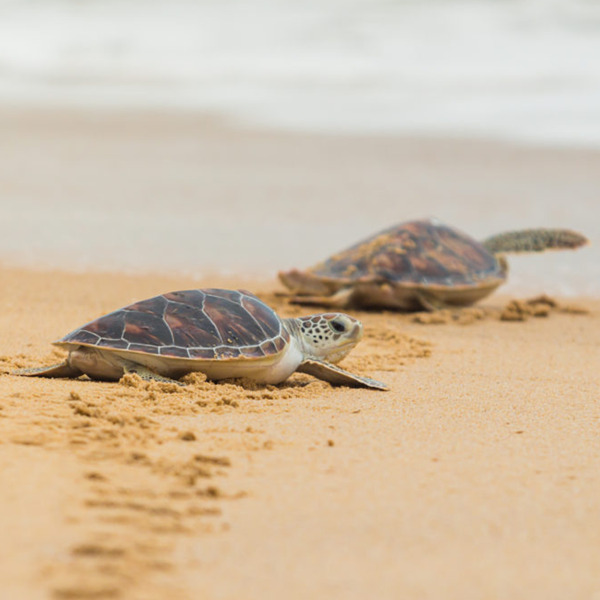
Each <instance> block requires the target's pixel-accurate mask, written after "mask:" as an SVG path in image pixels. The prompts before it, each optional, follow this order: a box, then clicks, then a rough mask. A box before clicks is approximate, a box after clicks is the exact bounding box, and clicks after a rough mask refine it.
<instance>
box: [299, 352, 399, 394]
mask: <svg viewBox="0 0 600 600" xmlns="http://www.w3.org/2000/svg"><path fill="white" fill-rule="evenodd" d="M296 370H297V371H299V372H300V373H308V374H309V375H313V376H314V377H318V378H319V379H323V380H324V381H328V382H329V383H332V384H334V385H347V386H349V387H366V388H370V389H372V390H389V387H388V386H387V385H386V384H385V383H382V382H381V381H377V380H376V379H371V378H370V377H361V376H360V375H355V374H354V373H350V372H349V371H345V370H344V369H341V368H340V367H338V366H337V365H332V364H331V363H327V362H323V361H320V360H315V359H307V360H305V361H304V362H302V363H301V364H300V366H299V367H298V369H296Z"/></svg>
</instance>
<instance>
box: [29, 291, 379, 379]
mask: <svg viewBox="0 0 600 600" xmlns="http://www.w3.org/2000/svg"><path fill="white" fill-rule="evenodd" d="M362 334H363V327H362V324H361V322H360V321H358V320H357V319H354V318H353V317H350V316H348V315H345V314H342V313H324V314H318V315H310V316H308V317H300V318H297V319H294V318H291V319H282V318H280V317H279V316H278V315H277V314H276V313H275V311H273V310H272V309H271V308H270V307H269V306H267V305H266V304H265V303H264V302H261V300H259V299H258V298H257V297H256V296H254V295H253V294H251V293H249V292H246V291H243V290H238V291H234V290H223V289H203V290H185V291H178V292H170V293H168V294H161V295H160V296H155V297H154V298H150V299H148V300H142V301H141V302H136V303H135V304H131V305H129V306H126V307H124V308H121V309H119V310H116V311H114V312H112V313H110V314H108V315H105V316H103V317H100V318H99V319H96V320H95V321H91V322H90V323H87V324H86V325H83V326H82V327H80V328H78V329H75V331H72V332H71V333H69V334H68V335H66V336H65V337H64V338H62V339H61V340H59V341H57V342H55V345H57V346H59V347H61V348H65V349H67V350H68V351H69V355H68V357H67V358H66V360H65V361H64V362H62V363H60V364H57V365H52V366H49V367H40V368H35V369H23V370H21V371H19V372H18V374H20V375H35V376H42V377H79V376H80V375H83V374H85V375H88V376H89V377H90V378H92V379H100V380H109V381H110V380H118V379H120V378H121V376H122V375H123V374H124V373H128V372H135V373H137V374H138V375H140V376H141V377H142V378H144V379H149V380H152V379H154V380H159V381H173V380H174V379H178V378H180V377H182V376H183V375H185V374H187V373H190V372H193V371H200V372H202V373H205V374H206V375H207V377H208V378H209V379H212V380H219V379H226V378H231V377H245V378H248V379H252V380H255V381H257V382H261V383H273V384H274V383H279V382H281V381H283V380H284V379H286V378H287V377H289V376H290V375H291V374H292V373H294V372H295V371H301V372H303V373H310V374H311V375H314V376H315V377H319V378H320V379H324V380H326V381H329V382H331V383H333V384H338V385H348V386H359V387H367V388H374V389H379V390H385V389H387V386H386V385H385V384H383V383H381V382H379V381H375V380H374V379H370V378H368V377H361V376H359V375H354V374H353V373H349V372H348V371H345V370H344V369H341V368H340V367H338V366H336V365H335V363H337V362H339V361H341V360H342V359H343V358H344V357H345V356H346V355H347V354H348V353H349V352H350V350H352V348H353V347H354V346H355V345H356V344H357V343H358V342H359V340H360V339H361V337H362Z"/></svg>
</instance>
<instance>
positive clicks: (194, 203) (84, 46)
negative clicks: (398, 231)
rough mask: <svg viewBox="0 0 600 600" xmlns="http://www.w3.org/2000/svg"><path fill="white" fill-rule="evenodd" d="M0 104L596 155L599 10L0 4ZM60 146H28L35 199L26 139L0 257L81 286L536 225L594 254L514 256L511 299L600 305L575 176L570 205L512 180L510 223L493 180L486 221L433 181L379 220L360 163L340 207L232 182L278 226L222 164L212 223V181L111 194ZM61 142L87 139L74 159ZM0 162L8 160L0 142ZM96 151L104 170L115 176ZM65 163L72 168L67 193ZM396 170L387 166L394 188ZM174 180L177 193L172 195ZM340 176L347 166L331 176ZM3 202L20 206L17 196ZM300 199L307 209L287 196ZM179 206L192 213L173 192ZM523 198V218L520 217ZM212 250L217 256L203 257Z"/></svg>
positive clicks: (119, 182) (317, 2)
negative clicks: (413, 222) (593, 298)
mask: <svg viewBox="0 0 600 600" xmlns="http://www.w3.org/2000/svg"><path fill="white" fill-rule="evenodd" d="M3 105H4V106H13V107H14V106H15V105H16V106H19V107H23V106H35V107H40V106H41V107H48V106H50V107H78V108H86V107H91V108H108V109H111V110H112V109H116V110H117V112H118V111H119V110H120V109H127V110H131V109H134V111H135V109H147V108H149V109H166V110H174V111H178V110H185V111H197V112H199V113H203V112H208V113H211V114H216V115H222V116H224V117H225V118H227V119H229V120H231V121H233V122H239V123H240V124H242V125H249V126H251V127H254V126H259V127H261V128H267V129H268V128H273V129H280V130H284V131H285V130H287V131H295V132H308V133H310V132H314V133H327V134H337V135H352V134H378V135H384V136H395V135H400V136H406V135H410V136H431V137H434V138H444V137H454V138H481V139H492V140H509V141H516V142H518V143H523V144H534V145H548V146H558V147H568V148H578V147H579V148H585V147H590V148H594V149H597V148H600V1H598V0H220V1H217V0H212V1H207V0H154V1H152V0H144V1H142V0H0V108H1V107H2V106H3ZM1 133H2V132H1V130H0V134H1ZM65 139H66V140H67V141H65V142H64V144H63V145H64V147H60V148H54V147H53V146H52V144H47V143H46V142H42V143H41V145H40V146H39V147H35V148H36V149H35V150H34V151H35V152H38V154H39V155H38V156H36V161H35V164H36V166H35V168H34V167H31V174H32V175H31V176H32V177H33V178H35V180H36V181H35V185H34V184H33V183H32V184H31V185H29V183H25V184H23V181H25V180H26V179H27V175H26V173H25V171H27V169H29V166H28V164H29V163H28V158H27V154H26V152H27V151H28V150H27V142H24V143H23V144H24V145H23V148H25V149H24V150H23V148H21V150H20V151H23V152H24V154H23V156H21V157H20V158H19V160H16V159H15V160H16V162H15V164H14V166H13V167H12V168H13V169H22V170H23V173H25V174H24V175H23V176H22V177H21V178H20V179H17V180H16V181H15V182H12V180H11V182H12V184H11V185H12V188H11V185H7V186H4V188H3V189H2V190H0V260H2V261H5V262H6V261H8V262H9V263H10V264H27V265H34V266H44V267H48V266H50V267H59V268H67V269H76V270H77V269H80V270H83V269H92V268H102V269H119V270H127V271H131V272H139V271H148V270H153V269H154V270H160V271H169V272H176V271H186V272H188V273H192V274H195V275H203V274H205V273H206V272H210V271H211V270H215V269H216V270H221V271H226V272H230V273H231V272H242V273H252V274H268V273H273V272H274V271H276V270H277V269H280V268H288V267H291V266H300V267H302V266H308V265H310V264H311V263H313V262H315V261H316V260H318V259H320V258H323V257H324V256H326V255H327V254H329V253H330V252H333V251H337V250H339V249H341V248H344V247H346V246H347V245H349V244H350V243H352V242H354V241H356V240H357V239H361V238H363V237H365V236H367V235H369V234H371V233H373V232H375V231H377V230H378V229H381V228H382V227H385V226H386V225H389V224H391V223H393V222H399V221H402V220H405V219H407V218H417V217H424V216H438V217H441V218H442V219H444V220H445V221H447V222H448V223H450V224H453V225H456V226H457V227H459V228H461V229H463V230H465V231H469V232H470V233H472V234H473V235H476V236H478V237H483V236H485V235H487V234H491V233H495V232H498V231H502V230H508V229H512V228H518V227H528V226H536V225H548V226H562V225H564V226H569V227H572V228H575V229H580V230H581V231H584V232H585V233H586V234H587V235H588V237H589V238H590V239H591V240H592V243H593V245H592V246H591V247H590V248H586V249H583V250H581V251H578V252H577V253H554V254H552V255H547V256H543V257H514V258H513V259H511V265H512V267H513V269H512V274H511V277H510V280H509V283H508V285H507V286H506V287H505V288H504V290H505V291H507V292H521V293H535V292H536V291H539V290H540V289H544V290H546V291H549V292H551V293H561V294H591V295H600V195H599V196H598V198H597V199H596V197H595V195H594V194H595V191H596V190H599V189H600V183H597V181H595V180H594V178H593V177H591V176H590V173H589V169H588V170H586V169H585V165H583V166H582V170H581V172H582V174H583V178H582V181H581V182H579V183H578V184H577V186H573V188H574V189H566V187H565V186H566V185H567V183H564V182H563V183H560V182H558V183H557V187H556V188H552V185H551V184H550V183H544V182H542V184H543V185H542V184H540V185H542V187H543V189H544V190H546V191H547V193H548V196H547V198H546V197H544V198H540V197H536V198H534V199H531V198H529V199H528V197H529V196H530V192H529V188H528V187H527V186H530V185H534V184H535V186H537V187H536V189H538V191H539V186H538V185H537V182H534V183H532V181H531V180H528V181H527V182H524V185H523V189H520V188H519V186H518V185H516V184H511V185H509V184H507V185H506V190H505V194H506V198H508V199H509V200H510V202H511V206H512V208H510V209H507V208H505V207H504V205H503V198H502V193H501V192H502V188H503V184H502V183H500V182H498V181H496V180H494V181H493V182H492V185H493V186H495V187H494V189H490V193H489V194H488V197H487V198H483V199H482V200H481V201H480V203H479V205H478V204H477V202H476V201H475V200H474V199H473V198H470V197H468V198H465V199H464V201H463V200H462V199H461V197H460V193H461V192H460V190H461V189H462V188H460V186H458V187H456V189H455V190H454V191H455V194H454V195H452V193H451V191H449V197H448V199H446V198H437V199H435V198H433V196H431V195H430V194H429V187H430V186H429V185H428V184H427V178H428V177H436V176H437V174H436V171H435V170H434V169H430V170H429V171H427V169H425V170H424V171H423V172H422V173H420V174H417V175H416V176H415V177H413V179H412V180H411V181H412V185H413V187H414V189H415V190H416V193H417V194H419V193H420V194H421V195H420V196H419V195H416V196H415V199H416V201H413V200H412V198H411V196H410V195H408V196H405V195H404V190H402V189H400V187H401V186H400V185H399V184H398V190H397V195H394V193H396V191H394V193H392V192H391V191H388V195H387V196H386V195H385V194H384V193H381V194H380V197H379V198H377V199H376V205H377V206H376V207H375V206H373V207H372V208H369V207H367V208H365V206H363V205H364V204H366V203H370V202H372V200H373V198H371V199H365V198H362V199H361V198H359V197H358V196H360V189H361V188H364V189H368V190H369V193H372V190H373V189H376V186H375V184H374V183H373V182H374V181H376V169H377V166H372V167H370V169H371V171H370V175H369V177H370V180H369V181H370V182H369V183H368V185H367V184H365V182H363V181H360V180H356V181H355V182H354V184H353V190H356V192H355V195H356V196H357V197H356V198H354V199H353V202H354V206H353V209H352V210H349V208H348V199H347V198H346V197H340V196H335V195H327V194H326V192H327V189H328V188H327V185H321V186H320V187H319V186H314V187H313V188H311V187H310V185H308V184H306V182H305V181H302V180H301V179H298V178H297V177H296V179H294V174H295V171H294V168H293V165H291V164H288V163H286V164H285V165H284V166H283V171H282V173H284V174H283V175H281V177H284V178H285V177H287V179H285V181H280V174H279V173H278V172H277V167H276V166H274V167H273V173H272V174H271V175H269V174H266V175H265V174H264V169H263V172H262V173H263V174H262V175H261V177H264V178H266V179H264V180H261V181H260V182H259V181H255V180H254V175H253V174H252V173H251V172H250V171H248V172H244V177H245V179H244V182H245V184H246V185H248V186H253V185H254V186H256V189H258V190H259V193H260V190H265V189H270V188H273V189H274V190H275V196H274V197H276V198H277V206H278V207H281V210H279V209H278V210H277V211H275V212H274V210H273V208H272V206H270V205H269V203H268V202H263V204H262V205H261V207H257V206H253V205H252V204H251V203H250V204H244V203H243V202H239V203H238V198H237V197H236V195H237V194H239V188H235V189H229V188H228V187H227V184H226V181H227V177H229V176H230V174H228V173H227V170H226V165H225V171H224V173H223V174H221V171H220V170H219V169H222V168H223V164H217V165H215V166H214V168H215V169H217V174H218V176H219V177H222V182H223V183H222V185H221V184H219V185H220V186H221V187H219V186H216V187H214V188H213V189H216V191H217V193H219V194H221V195H222V196H219V198H220V200H219V201H220V202H222V204H223V210H222V211H221V212H220V213H218V211H217V213H215V212H214V210H213V209H214V205H215V198H213V197H209V196H207V195H206V193H205V190H204V189H203V188H202V186H201V183H202V181H203V179H202V177H207V178H208V179H207V181H209V180H211V179H210V177H212V175H211V174H210V173H209V174H208V175H202V177H197V176H196V175H195V174H193V173H192V174H187V175H186V174H185V173H184V172H182V171H177V172H176V175H175V179H174V180H170V179H169V176H168V174H166V175H165V181H164V182H161V181H162V180H160V177H162V175H160V174H159V175H160V176H158V175H157V177H158V179H157V182H158V183H153V184H149V185H148V189H146V188H144V186H143V185H142V183H140V182H142V181H143V180H144V177H145V176H146V175H145V173H144V171H143V169H142V170H140V169H139V168H138V169H137V170H135V169H133V170H132V171H128V170H127V168H126V165H123V166H121V165H117V170H118V171H119V177H118V178H116V179H113V177H112V174H110V173H108V172H107V173H103V172H102V168H103V167H102V165H101V166H100V167H99V170H98V172H96V171H94V168H95V167H94V165H93V164H91V163H93V161H91V163H90V164H87V163H85V160H86V156H88V157H89V156H92V155H93V152H91V151H90V152H91V153H90V154H89V155H86V152H88V151H89V150H90V149H89V148H88V149H87V150H86V149H85V148H87V147H86V146H85V144H83V143H82V142H69V141H68V139H67V138H65ZM69 139H70V138H69ZM17 142H18V137H17ZM69 143H72V144H80V143H81V147H82V151H81V153H82V154H83V159H81V160H80V157H79V156H78V154H77V152H72V149H69ZM140 143H143V140H142V139H140ZM0 144H2V139H0ZM15 145H19V144H18V143H15ZM19 147H20V146H19ZM32 147H33V146H32ZM4 151H5V156H6V153H8V154H11V153H13V151H14V150H13V149H12V148H11V147H6V144H5V148H4ZM48 151H49V152H50V154H49V156H44V155H43V153H44V152H48ZM98 152H99V160H101V161H104V163H103V164H104V166H106V165H109V164H111V158H110V155H109V154H107V155H106V156H105V155H103V154H102V151H101V150H100V151H98ZM156 152H158V153H160V150H159V149H157V150H156ZM63 155H64V159H61V156H63ZM61 160H62V162H61ZM88 160H91V159H89V158H88ZM327 160H329V158H327ZM82 161H83V162H82ZM152 164H153V165H154V167H153V168H157V165H158V164H159V163H158V162H157V161H154V162H152ZM238 164H239V163H238ZM306 164H310V163H305V166H304V167H303V168H304V169H305V171H306V173H307V176H308V177H309V176H310V172H309V171H308V170H307V167H306ZM594 164H596V163H594ZM23 165H25V166H23ZM71 165H73V167H72V168H73V169H80V171H78V178H74V179H73V180H72V181H71V178H70V175H69V170H70V169H71ZM4 167H5V168H7V166H6V164H5V165H4ZM198 168H199V169H200V166H199V167H198ZM249 168H250V167H249ZM395 168H396V166H395V165H394V163H390V164H389V168H388V172H387V173H388V175H389V173H390V169H392V170H393V169H395ZM204 170H206V167H204ZM88 171H89V176H88V175H85V174H86V173H88ZM81 173H83V175H81ZM285 174H287V175H285ZM153 175H154V174H153ZM184 175H185V177H188V183H187V187H185V186H184V184H183V182H182V181H179V180H178V179H177V177H179V176H182V177H183V176H184ZM346 176H347V174H346V173H344V169H343V166H342V167H341V168H338V169H337V170H336V171H335V172H334V173H333V174H332V177H346ZM445 176H446V177H450V178H460V177H461V173H460V172H457V173H448V172H446V174H445ZM483 176H484V177H485V176H486V175H485V169H484V174H483ZM521 176H522V174H517V176H516V179H517V180H519V177H521ZM86 177H87V179H86ZM94 177H96V179H94ZM269 177H272V180H271V179H269ZM321 177H322V178H323V177H325V178H326V177H327V175H324V174H323V173H321ZM405 177H406V174H405ZM57 178H59V179H61V183H60V184H58V183H56V181H55V179H57ZM540 178H542V180H543V179H544V175H543V174H542V173H540ZM150 179H151V180H152V181H154V180H153V179H152V178H150ZM7 181H8V180H7ZM85 181H87V182H88V184H87V186H86V185H85ZM220 181H221V180H220ZM524 181H525V180H524ZM565 181H566V182H568V181H571V182H573V179H571V180H568V178H567V180H565ZM81 182H83V183H81ZM509 183H510V182H509ZM111 185H112V186H113V188H112V191H110V192H109V195H110V196H114V199H112V200H111V201H110V202H109V201H107V200H108V199H107V198H106V193H105V190H107V189H108V188H109V187H110V186H111ZM194 186H195V187H194ZM260 186H262V187H260ZM544 186H545V187H544ZM96 187H98V189H100V190H101V192H98V191H97V189H96ZM63 188H64V189H63ZM192 188H193V193H189V189H192ZM575 188H576V189H575ZM334 189H335V186H332V190H334ZM14 190H20V191H19V192H18V193H16V192H15V194H16V195H15V196H13V191H14ZM127 190H129V192H128V191H127ZM303 190H304V191H305V193H306V194H307V196H306V198H299V197H297V196H298V195H301V194H302V191H303ZM381 192H384V190H382V191H381ZM103 194H104V197H102V196H103ZM147 194H149V195H150V196H151V197H152V198H154V200H153V206H152V207H151V208H150V207H148V206H147V203H146V197H147V196H146V195H147ZM186 194H188V196H189V197H188V199H187V202H188V204H187V205H185V206H184V205H183V204H182V202H183V201H180V200H179V196H183V197H187V196H186ZM311 194H314V197H311V196H310V195H311ZM173 195H174V196H176V197H177V198H178V200H177V201H176V202H175V204H177V206H179V210H177V211H175V210H172V209H171V204H172V201H171V200H170V198H171V196H173ZM542 195H543V194H542ZM520 197H522V198H523V203H522V204H520V203H519V201H516V202H515V198H520ZM395 198H399V199H401V201H398V202H397V201H396V200H395ZM432 198H433V199H432ZM167 199H168V200H167ZM229 202H231V203H232V205H235V208H234V209H230V208H228V206H229V204H228V203H229ZM319 202H320V203H321V204H320V205H319ZM361 202H362V204H361ZM396 202H397V205H396ZM303 203H306V204H307V205H311V206H313V205H314V206H313V209H314V210H315V211H321V210H322V209H323V207H324V204H325V203H327V211H328V214H329V215H330V216H329V220H321V219H315V218H312V219H308V220H305V221H303V220H299V219H298V218H297V213H298V211H297V208H296V207H297V206H302V204H303ZM390 207H392V208H390ZM393 207H395V210H393ZM386 211H387V212H386ZM233 214H234V215H235V217H236V218H235V219H234V220H232V219H231V215H233ZM313 214H315V213H313ZM316 214H319V213H318V212H317V213H316ZM207 215H210V216H211V219H207V218H206V216H207ZM284 215H287V216H285V217H284ZM315 221H318V222H317V223H315ZM223 239H227V240H228V241H227V244H226V247H225V250H226V251H224V252H215V251H214V248H215V247H218V245H219V243H220V242H221V241H222V240H223ZM290 240H295V245H294V244H290V243H289V241H290ZM299 240H300V241H299ZM166 248H168V252H167V251H166V250H165V249H166Z"/></svg>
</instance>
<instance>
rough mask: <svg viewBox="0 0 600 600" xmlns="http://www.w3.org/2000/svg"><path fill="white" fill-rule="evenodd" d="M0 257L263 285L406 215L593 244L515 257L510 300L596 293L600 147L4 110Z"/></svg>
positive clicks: (0, 120) (599, 286) (475, 230)
mask: <svg viewBox="0 0 600 600" xmlns="http://www.w3.org/2000/svg"><path fill="white" fill-rule="evenodd" d="M0 126H1V127H2V130H3V132H4V139H3V141H2V142H1V143H0V159H2V161H3V164H4V165H5V170H6V173H7V178H6V181H5V185H4V191H3V194H2V195H1V196H0V261H1V262H2V263H4V264H15V265H21V266H24V267H27V268H32V267H36V266H40V267H42V268H44V269H48V268H62V269H68V270H75V271H79V272H85V271H87V270H90V269H92V270H102V271H108V272H114V271H124V272H129V273H135V272H140V271H141V272H146V271H151V272H157V273H169V272H178V273H182V274H186V273H188V274H190V275H193V276H196V277H204V278H206V277H207V276H208V275H210V274H213V273H217V274H218V273H225V274H227V273H231V274H236V275H242V276H243V275H244V274H248V275H249V276H252V277H258V278H262V277H263V276H266V274H271V275H274V274H275V273H276V272H277V271H278V270H286V269H289V268H292V267H298V268H304V267H307V266H309V265H311V264H314V263H316V262H318V261H320V260H322V259H323V258H325V257H326V256H329V255H331V254H333V253H335V252H337V251H339V250H341V249H342V248H345V247H348V246H349V245H351V244H353V243H356V242H357V241H359V240H361V239H364V238H365V237H368V236H370V235H372V234H373V233H374V232H376V231H379V230H381V229H384V228H387V227H389V226H390V225H392V224H394V223H399V222H402V221H406V220H412V219H418V218H424V217H430V216H435V217H437V218H439V219H440V220H442V221H444V222H446V223H448V224H450V225H453V226H455V227H457V228H458V229H461V230H463V231H465V232H467V233H469V234H470V235H472V236H473V237H475V238H476V239H483V238H485V237H487V236H488V235H492V234H496V233H499V232H502V231H510V230H512V229H519V228H529V227H538V226H546V227H567V228H571V229H575V230H578V231H581V232H582V233H584V234H586V235H587V237H589V238H590V241H591V242H592V244H591V246H590V247H588V248H585V249H581V250H579V251H577V252H560V253H547V254H544V255H543V256H511V257H510V264H511V274H510V277H509V279H508V282H507V286H506V287H505V288H504V290H505V291H506V293H509V294H512V293H519V294H535V293H536V292H537V291H538V290H540V291H545V292H547V293H550V294H561V295H562V294H569V295H572V296H577V295H586V296H596V295H599V294H600V283H599V282H600V209H599V208H598V203H597V198H598V196H599V195H600V184H599V183H598V178H597V177H596V173H597V172H599V171H600V150H597V151H593V150H577V149H569V148H563V149H558V148H544V147H525V146H519V145H514V144H509V143H503V142H493V141H487V142H486V141H474V140H470V141H469V140H458V139H451V138H446V139H425V138H417V137H414V138H413V137H395V136H393V137H385V136H349V137H343V136H335V135H316V134H315V135H313V134H300V133H285V132H274V131H267V130H260V129H256V128H244V127H238V126H236V125H233V124H231V123H227V122H225V121H223V120H220V119H219V118H217V117H214V116H210V115H209V116H207V115H203V114H191V113H185V114H179V113H177V114H176V113H152V112H144V111H142V112H134V111H129V112H123V111H119V112H94V111H79V112H78V111H68V110H61V111H47V110H46V111H44V110H40V111H32V110H28V109H27V110H20V111H18V112H17V113H15V112H14V111H13V112H11V111H7V110H6V109H0Z"/></svg>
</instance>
